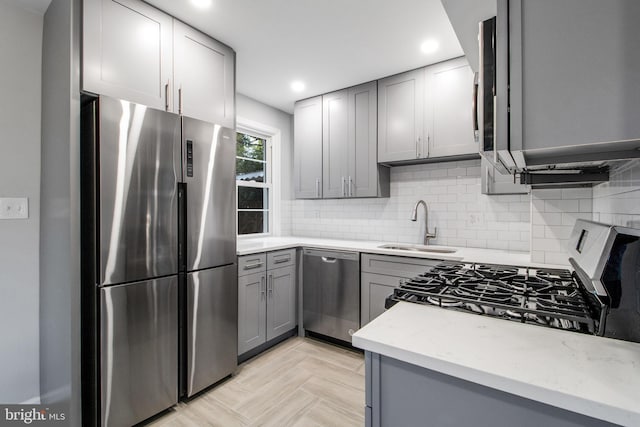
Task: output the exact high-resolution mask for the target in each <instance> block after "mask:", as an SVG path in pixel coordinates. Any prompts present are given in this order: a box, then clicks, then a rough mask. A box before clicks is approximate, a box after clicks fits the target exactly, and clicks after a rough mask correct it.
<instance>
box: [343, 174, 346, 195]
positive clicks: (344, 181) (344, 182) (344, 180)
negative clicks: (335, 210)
mask: <svg viewBox="0 0 640 427" xmlns="http://www.w3.org/2000/svg"><path fill="white" fill-rule="evenodd" d="M346 183H347V180H346V179H344V176H343V177H342V197H347V187H346Z"/></svg>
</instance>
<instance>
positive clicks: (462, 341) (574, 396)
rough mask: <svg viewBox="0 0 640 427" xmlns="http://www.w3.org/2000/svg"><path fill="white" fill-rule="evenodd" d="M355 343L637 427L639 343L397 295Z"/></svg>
mask: <svg viewBox="0 0 640 427" xmlns="http://www.w3.org/2000/svg"><path fill="white" fill-rule="evenodd" d="M353 345H354V346H355V347H359V348H361V349H364V350H368V351H371V352H375V353H379V354H382V355H385V356H388V357H392V358H394V359H398V360H401V361H405V362H407V363H411V364H414V365H418V366H422V367H424V368H428V369H432V370H434V371H438V372H442V373H444V374H448V375H451V376H454V377H458V378H461V379H464V380H468V381H472V382H474V383H477V384H482V385H485V386H488V387H492V388H495V389H498V390H502V391H505V392H508V393H512V394H515V395H518V396H522V397H525V398H528V399H533V400H536V401H539V402H542V403H546V404H549V405H552V406H556V407H559V408H563V409H567V410H569V411H573V412H578V413H581V414H585V415H588V416H591V417H594V418H598V419H602V420H606V421H609V422H612V423H616V424H621V425H625V426H640V400H639V398H640V344H637V343H630V342H626V341H620V340H614V339H609V338H602V337H597V336H591V335H585V334H580V333H576V332H568V331H561V330H554V329H549V328H545V327H540V326H536V325H526V324H520V323H517V322H512V321H508V320H504V319H496V318H491V317H487V316H480V315H475V314H469V313H463V312H458V311H455V310H446V309H442V308H438V307H431V306H425V305H419V304H412V303H406V302H399V303H398V304H396V305H395V306H394V307H393V308H391V309H390V310H387V311H386V312H384V313H383V314H382V315H380V316H379V317H378V318H376V319H374V320H373V321H372V322H371V323H369V324H367V325H366V326H364V327H363V328H362V329H360V330H359V331H357V332H356V333H355V334H354V335H353Z"/></svg>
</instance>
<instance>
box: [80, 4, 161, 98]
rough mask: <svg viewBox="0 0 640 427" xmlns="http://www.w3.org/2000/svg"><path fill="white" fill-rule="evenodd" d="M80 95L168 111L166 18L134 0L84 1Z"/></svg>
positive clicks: (155, 10)
mask: <svg viewBox="0 0 640 427" xmlns="http://www.w3.org/2000/svg"><path fill="white" fill-rule="evenodd" d="M83 4H84V7H83V11H84V12H83V13H84V25H83V55H82V56H83V58H82V61H83V65H82V89H83V90H85V91H87V92H93V93H97V94H104V95H109V96H113V97H115V98H121V99H126V100H128V101H132V102H136V103H140V104H144V105H148V106H150V107H153V108H157V109H162V110H171V106H170V105H169V96H170V95H169V94H170V90H171V87H170V86H171V81H172V78H173V76H172V67H173V54H172V46H173V39H172V26H173V22H172V18H171V17H170V16H168V15H165V14H164V13H162V12H160V11H159V10H157V9H155V8H153V7H151V6H149V5H147V4H146V3H143V2H141V1H136V0H119V1H114V0H85V1H84V3H83Z"/></svg>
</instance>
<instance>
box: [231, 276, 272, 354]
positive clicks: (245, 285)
mask: <svg viewBox="0 0 640 427" xmlns="http://www.w3.org/2000/svg"><path fill="white" fill-rule="evenodd" d="M266 280H267V278H266V275H265V273H257V274H250V275H248V276H240V277H238V354H242V353H245V352H247V351H249V350H251V349H252V348H254V347H257V346H259V345H260V344H263V343H265V342H266V330H267V329H266V325H265V322H266V316H267V296H266V294H267V283H266Z"/></svg>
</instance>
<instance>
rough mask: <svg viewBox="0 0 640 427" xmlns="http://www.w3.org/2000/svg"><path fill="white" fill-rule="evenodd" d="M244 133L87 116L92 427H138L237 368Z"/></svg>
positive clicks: (109, 113) (181, 122)
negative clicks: (238, 211) (239, 138)
mask: <svg viewBox="0 0 640 427" xmlns="http://www.w3.org/2000/svg"><path fill="white" fill-rule="evenodd" d="M234 157H235V131H234V130H232V129H225V128H222V127H220V126H218V125H214V124H209V123H205V122H201V121H197V120H193V119H189V118H183V117H180V116H178V115H176V114H172V113H167V112H164V111H158V110H154V109H151V108H147V107H145V106H142V105H137V104H133V103H130V102H126V101H120V100H116V99H112V98H108V97H101V98H99V99H92V100H87V101H86V102H85V105H84V106H83V109H82V148H81V162H82V179H81V183H82V184H81V185H82V191H81V206H82V230H81V233H82V239H81V240H82V245H83V247H82V280H83V286H82V312H83V320H82V387H83V390H82V398H83V425H96V424H97V425H102V426H130V425H133V424H136V423H138V422H140V421H143V420H145V419H147V418H149V417H151V416H153V415H155V414H157V413H159V412H161V411H163V410H165V409H167V408H169V407H171V406H172V405H174V404H175V403H177V402H178V400H179V399H180V398H182V397H188V396H191V395H193V394H194V393H197V392H198V391H200V390H202V389H204V388H206V387H207V386H209V385H211V384H213V383H215V382H217V381H219V380H220V379H222V378H224V377H226V376H228V375H230V374H231V373H232V372H233V370H234V369H235V368H236V361H237V350H236V349H237V278H236V267H235V265H234V263H235V248H236V246H235V245H236V243H235V206H234V201H235V162H234Z"/></svg>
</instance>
